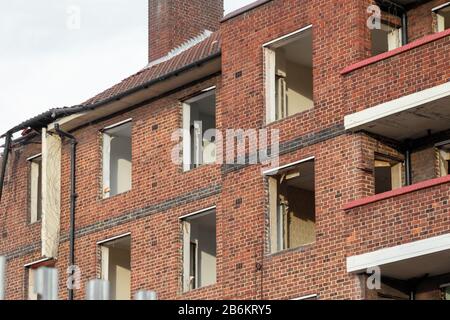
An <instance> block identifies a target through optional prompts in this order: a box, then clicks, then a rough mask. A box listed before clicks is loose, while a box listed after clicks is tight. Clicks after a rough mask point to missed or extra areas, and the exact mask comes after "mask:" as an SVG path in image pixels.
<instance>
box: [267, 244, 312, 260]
mask: <svg viewBox="0 0 450 320" xmlns="http://www.w3.org/2000/svg"><path fill="white" fill-rule="evenodd" d="M316 243H317V241H314V242H311V243H308V244H305V245H303V246H300V247H296V248H291V249H286V250H282V251H278V252H274V253H269V254H266V255H265V257H266V258H272V257H277V256H280V255H284V254H289V253H294V252H305V251H308V250H312V249H313V248H314V246H315V245H316Z"/></svg>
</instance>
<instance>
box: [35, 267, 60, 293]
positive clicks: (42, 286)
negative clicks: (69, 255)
mask: <svg viewBox="0 0 450 320" xmlns="http://www.w3.org/2000/svg"><path fill="white" fill-rule="evenodd" d="M34 290H35V293H36V294H38V295H39V297H40V300H58V270H57V269H55V268H47V267H41V268H39V269H37V270H36V279H35V288H34Z"/></svg>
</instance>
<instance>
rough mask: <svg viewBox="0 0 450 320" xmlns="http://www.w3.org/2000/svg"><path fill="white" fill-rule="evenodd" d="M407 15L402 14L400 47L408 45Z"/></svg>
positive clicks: (404, 12) (405, 13)
mask: <svg viewBox="0 0 450 320" xmlns="http://www.w3.org/2000/svg"><path fill="white" fill-rule="evenodd" d="M408 42H409V39H408V13H407V12H406V10H405V11H403V12H402V45H406V44H408Z"/></svg>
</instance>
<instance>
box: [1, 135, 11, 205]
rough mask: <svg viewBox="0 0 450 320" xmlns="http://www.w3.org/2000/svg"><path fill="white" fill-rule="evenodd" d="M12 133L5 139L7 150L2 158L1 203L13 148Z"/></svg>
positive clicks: (5, 149)
mask: <svg viewBox="0 0 450 320" xmlns="http://www.w3.org/2000/svg"><path fill="white" fill-rule="evenodd" d="M11 140H12V133H11V132H8V133H7V134H6V137H5V148H4V151H3V157H2V167H1V169H0V203H1V202H2V195H3V184H4V182H5V174H6V167H7V165H8V157H9V149H10V147H11Z"/></svg>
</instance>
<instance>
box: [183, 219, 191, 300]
mask: <svg viewBox="0 0 450 320" xmlns="http://www.w3.org/2000/svg"><path fill="white" fill-rule="evenodd" d="M190 249H191V224H190V223H189V221H183V291H184V292H188V291H189V289H190V260H191V257H190Z"/></svg>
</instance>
